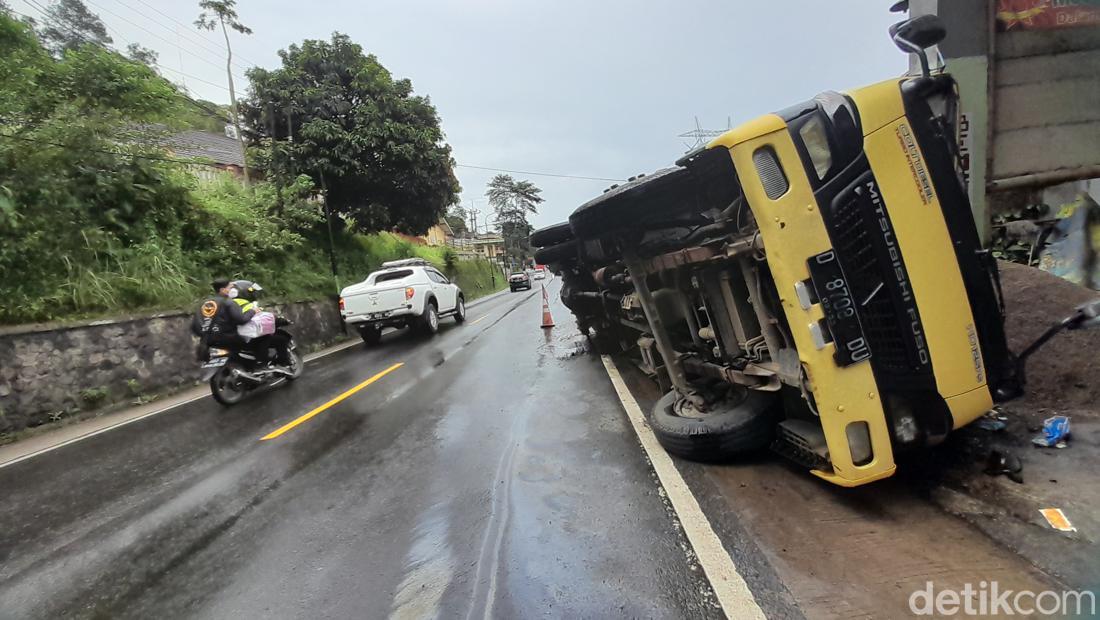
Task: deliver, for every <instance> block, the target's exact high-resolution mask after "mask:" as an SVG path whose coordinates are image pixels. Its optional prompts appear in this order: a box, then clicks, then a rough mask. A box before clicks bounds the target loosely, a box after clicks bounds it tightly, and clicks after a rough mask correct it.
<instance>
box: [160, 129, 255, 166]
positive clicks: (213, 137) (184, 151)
mask: <svg viewBox="0 0 1100 620" xmlns="http://www.w3.org/2000/svg"><path fill="white" fill-rule="evenodd" d="M167 146H168V148H169V149H170V150H171V151H172V152H173V153H174V154H175V155H176V156H177V157H193V158H196V159H207V160H210V161H212V162H214V163H215V164H223V165H230V166H238V167H244V160H243V159H242V158H241V147H240V145H238V144H237V140H236V139H235V138H230V137H228V136H226V135H225V134H220V133H213V132H210V131H182V132H180V133H178V134H175V135H173V136H171V137H170V138H168V140H167Z"/></svg>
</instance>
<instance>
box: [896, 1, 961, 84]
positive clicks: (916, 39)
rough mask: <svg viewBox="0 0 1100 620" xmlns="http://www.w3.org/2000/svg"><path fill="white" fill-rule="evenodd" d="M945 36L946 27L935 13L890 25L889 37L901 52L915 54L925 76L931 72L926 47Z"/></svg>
mask: <svg viewBox="0 0 1100 620" xmlns="http://www.w3.org/2000/svg"><path fill="white" fill-rule="evenodd" d="M946 37H947V28H946V27H945V26H944V25H943V20H941V19H940V18H939V17H937V16H935V15H921V16H919V17H914V18H912V19H907V20H905V21H903V22H898V23H896V24H894V25H893V26H890V38H891V39H893V40H894V45H897V46H898V49H900V50H901V51H903V52H909V53H913V54H916V55H917V58H919V59H920V66H921V73H923V74H924V76H925V77H928V76H929V75H930V74H931V71H930V70H929V68H928V53H927V52H926V51H925V50H927V49H928V48H930V47H932V46H933V45H936V44H937V43H939V42H941V41H943V40H944V38H946Z"/></svg>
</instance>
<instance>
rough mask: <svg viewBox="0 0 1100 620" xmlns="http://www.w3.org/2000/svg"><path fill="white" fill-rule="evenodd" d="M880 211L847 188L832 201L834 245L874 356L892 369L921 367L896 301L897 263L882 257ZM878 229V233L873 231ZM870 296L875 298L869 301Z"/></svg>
mask: <svg viewBox="0 0 1100 620" xmlns="http://www.w3.org/2000/svg"><path fill="white" fill-rule="evenodd" d="M877 228H878V216H877V215H876V214H875V213H874V208H873V206H872V205H871V203H870V201H869V200H867V199H866V198H865V197H863V196H860V195H857V194H855V193H852V192H845V193H844V194H843V195H841V196H838V198H837V200H836V201H835V202H833V205H832V213H831V216H830V217H829V229H830V237H831V239H832V241H833V249H835V250H836V253H837V256H838V257H839V258H840V264H841V265H842V266H843V267H844V273H845V275H846V276H847V278H848V286H849V289H850V290H851V292H852V298H853V300H854V301H855V302H856V304H857V305H858V312H859V318H860V323H861V325H862V327H863V333H864V335H865V336H866V337H867V343H868V345H869V346H870V349H871V362H872V364H874V365H876V366H878V367H879V368H881V369H882V370H885V371H887V372H895V373H900V372H913V371H914V370H918V369H920V367H921V365H922V364H921V363H920V362H919V359H918V358H917V357H916V353H915V351H913V350H912V349H911V347H910V343H909V342H908V341H911V340H912V337H911V336H910V337H908V338H907V337H906V333H905V331H904V329H903V326H906V325H909V324H910V321H909V319H907V318H905V317H904V311H902V312H899V310H898V308H897V306H896V305H895V301H894V294H895V290H894V289H895V288H896V286H897V279H896V277H895V275H894V273H893V267H892V266H891V265H890V264H889V263H888V262H887V261H885V260H882V258H880V256H881V251H880V250H879V249H878V248H877V247H876V245H875V241H876V237H879V238H880V239H881V233H879V231H878V230H877ZM872 231H874V233H879V234H877V235H876V234H873V233H872ZM868 298H870V301H867V302H866V303H864V301H865V300H867V299H868Z"/></svg>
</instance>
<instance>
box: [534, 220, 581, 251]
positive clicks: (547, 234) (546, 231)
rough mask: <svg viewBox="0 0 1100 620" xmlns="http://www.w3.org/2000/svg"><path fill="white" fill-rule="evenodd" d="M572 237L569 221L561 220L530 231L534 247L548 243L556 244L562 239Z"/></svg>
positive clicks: (540, 246) (541, 246)
mask: <svg viewBox="0 0 1100 620" xmlns="http://www.w3.org/2000/svg"><path fill="white" fill-rule="evenodd" d="M572 238H573V229H572V228H571V227H570V226H569V222H562V223H560V224H554V225H553V226H547V227H546V228H540V229H538V230H536V231H535V232H533V233H531V245H533V246H534V247H536V248H544V247H546V246H548V245H557V244H559V243H561V242H563V241H569V240H570V239H572Z"/></svg>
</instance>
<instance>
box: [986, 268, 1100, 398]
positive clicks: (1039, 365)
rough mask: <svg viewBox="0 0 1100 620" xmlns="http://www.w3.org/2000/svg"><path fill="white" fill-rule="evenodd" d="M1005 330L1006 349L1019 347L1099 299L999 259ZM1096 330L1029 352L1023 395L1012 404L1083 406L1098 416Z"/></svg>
mask: <svg viewBox="0 0 1100 620" xmlns="http://www.w3.org/2000/svg"><path fill="white" fill-rule="evenodd" d="M1000 268H1001V287H1002V289H1003V290H1004V296H1005V310H1006V314H1007V316H1006V317H1005V331H1006V332H1007V335H1008V344H1009V348H1010V349H1012V350H1013V351H1015V352H1020V351H1022V350H1023V349H1024V348H1025V347H1026V346H1027V345H1029V344H1031V342H1033V341H1034V340H1035V339H1036V338H1038V337H1039V335H1040V334H1042V333H1043V331H1044V330H1045V329H1047V328H1048V327H1050V326H1051V325H1052V324H1054V323H1057V322H1058V321H1060V320H1062V319H1063V318H1065V317H1067V316H1069V315H1070V314H1072V313H1073V310H1074V309H1075V308H1076V307H1077V306H1079V305H1080V304H1082V303H1085V302H1086V301H1089V300H1092V299H1096V298H1097V297H1100V292H1097V291H1091V290H1089V289H1086V288H1084V287H1081V286H1077V285H1076V284H1072V283H1070V282H1067V281H1065V280H1063V279H1061V278H1059V277H1057V276H1054V275H1051V274H1049V273H1047V272H1045V271H1040V270H1038V269H1035V268H1033V267H1026V266H1024V265H1018V264H1016V263H1001V264H1000ZM1098 371H1100V329H1079V330H1074V331H1066V332H1062V333H1061V334H1059V335H1057V336H1055V337H1054V339H1053V340H1051V341H1050V342H1048V343H1047V344H1046V346H1044V347H1043V348H1042V349H1040V350H1039V351H1038V352H1036V353H1035V354H1034V355H1032V356H1031V359H1030V361H1029V362H1028V364H1027V394H1026V395H1025V396H1024V397H1023V398H1022V399H1020V400H1019V401H1017V402H1016V403H1015V404H1016V408H1026V409H1035V410H1037V409H1054V410H1059V409H1083V410H1085V411H1082V412H1079V413H1085V415H1089V414H1091V415H1090V417H1098V418H1100V372H1098Z"/></svg>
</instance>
